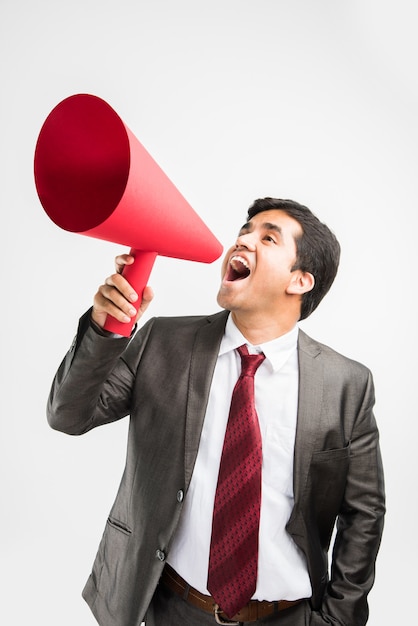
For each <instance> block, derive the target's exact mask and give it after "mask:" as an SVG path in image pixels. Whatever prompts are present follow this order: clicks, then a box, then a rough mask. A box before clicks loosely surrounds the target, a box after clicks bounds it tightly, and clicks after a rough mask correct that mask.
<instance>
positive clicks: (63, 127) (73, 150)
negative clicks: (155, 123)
mask: <svg viewBox="0 0 418 626" xmlns="http://www.w3.org/2000/svg"><path fill="white" fill-rule="evenodd" d="M34 173H35V184H36V189H37V192H38V195H39V199H40V201H41V204H42V206H43V207H44V209H45V211H46V213H47V214H48V215H49V217H50V218H51V219H52V221H53V222H55V224H57V225H58V226H60V227H61V228H63V229H64V230H67V231H71V232H75V233H81V234H83V235H88V236H89V237H96V238H98V239H105V240H107V241H112V242H115V243H119V244H123V245H128V246H130V247H131V248H132V249H131V254H132V255H133V256H135V262H134V263H133V265H130V266H126V268H125V271H124V276H125V277H126V279H127V280H128V281H129V282H130V283H131V285H132V286H133V287H134V289H135V290H136V291H137V293H138V294H139V296H141V294H142V291H143V289H144V287H145V285H146V284H147V281H148V277H149V275H150V272H151V269H152V267H153V264H154V261H155V258H156V256H157V254H160V255H163V256H169V257H176V258H179V259H189V260H191V261H201V262H204V263H211V262H212V261H214V260H215V259H217V258H218V257H219V256H220V255H221V253H222V246H221V244H220V243H219V241H218V240H217V239H216V238H215V237H214V235H213V234H212V233H211V232H210V230H209V229H208V228H207V226H206V225H205V224H204V223H203V221H202V220H201V219H200V217H199V216H198V215H197V213H195V211H194V210H193V209H192V207H191V206H190V205H189V204H188V202H187V201H186V200H185V199H184V198H183V196H182V195H181V194H180V192H179V191H178V189H176V187H175V186H174V185H173V183H172V182H171V181H170V180H169V179H168V178H167V176H166V175H165V174H164V172H163V171H162V170H161V168H160V167H159V166H158V165H157V163H156V162H155V161H154V159H153V158H152V157H151V156H150V155H149V153H148V152H147V151H146V150H145V148H144V147H143V146H142V145H141V143H140V142H139V141H138V140H137V139H136V137H135V136H134V135H133V134H132V133H131V131H130V130H129V128H127V126H126V125H125V124H124V123H123V121H122V120H121V119H120V117H119V116H118V115H117V113H116V112H115V111H114V110H113V109H112V108H111V107H110V106H109V105H108V104H107V103H106V102H105V101H104V100H102V99H101V98H98V97H97V96H92V95H89V94H77V95H74V96H70V97H69V98H66V99H65V100H63V101H62V102H60V103H59V104H58V105H57V106H56V107H55V108H54V109H53V110H52V111H51V113H50V114H49V115H48V117H47V118H46V120H45V122H44V124H43V126H42V128H41V131H40V133H39V137H38V141H37V144H36V150H35V163H34ZM132 326H133V320H132V323H131V324H122V323H120V322H118V321H117V320H116V319H114V318H112V317H110V316H108V318H107V320H106V325H105V328H106V330H110V331H112V332H115V333H118V334H121V335H124V336H129V334H130V333H131V329H132Z"/></svg>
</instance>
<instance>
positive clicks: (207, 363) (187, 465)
mask: <svg viewBox="0 0 418 626" xmlns="http://www.w3.org/2000/svg"><path fill="white" fill-rule="evenodd" d="M228 314H229V313H228V311H222V312H221V313H217V314H216V315H213V316H211V317H208V318H207V322H208V323H207V324H205V326H202V327H201V328H200V329H199V330H198V332H197V334H196V339H195V343H194V346H193V350H192V355H191V361H190V379H189V388H188V398H187V412H186V430H185V458H184V470H185V485H186V489H187V488H188V486H189V482H190V479H191V476H192V472H193V467H194V464H195V461H196V455H197V451H198V448H199V441H200V435H201V432H202V426H203V421H204V418H205V413H206V406H207V403H208V398H209V391H210V386H211V383H212V378H213V372H214V369H215V365H216V360H217V358H218V353H219V346H220V343H221V340H222V337H223V334H224V331H225V324H226V320H227V318H228Z"/></svg>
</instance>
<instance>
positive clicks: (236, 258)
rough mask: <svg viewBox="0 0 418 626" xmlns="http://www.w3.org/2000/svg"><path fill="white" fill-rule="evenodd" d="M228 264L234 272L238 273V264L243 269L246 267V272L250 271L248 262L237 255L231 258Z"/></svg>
mask: <svg viewBox="0 0 418 626" xmlns="http://www.w3.org/2000/svg"><path fill="white" fill-rule="evenodd" d="M230 263H231V265H232V267H233V269H234V270H235V271H239V265H238V264H239V263H241V264H242V265H243V266H244V267H246V268H247V270H249V269H250V266H249V264H248V262H247V261H246V260H245V259H244V258H243V257H242V256H239V255H237V256H234V257H232V259H231V261H230Z"/></svg>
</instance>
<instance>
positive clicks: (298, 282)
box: [286, 270, 315, 296]
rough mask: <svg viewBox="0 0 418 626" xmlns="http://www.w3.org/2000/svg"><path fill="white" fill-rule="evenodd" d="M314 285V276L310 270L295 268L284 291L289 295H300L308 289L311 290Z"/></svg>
mask: <svg viewBox="0 0 418 626" xmlns="http://www.w3.org/2000/svg"><path fill="white" fill-rule="evenodd" d="M314 285H315V278H314V277H313V274H311V273H310V272H302V271H301V270H295V271H294V272H293V273H292V276H291V278H290V281H289V284H288V286H287V289H286V293H288V294H289V295H299V296H302V295H303V294H304V293H307V292H308V291H312V289H313V288H314Z"/></svg>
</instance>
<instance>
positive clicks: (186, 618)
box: [145, 584, 311, 626]
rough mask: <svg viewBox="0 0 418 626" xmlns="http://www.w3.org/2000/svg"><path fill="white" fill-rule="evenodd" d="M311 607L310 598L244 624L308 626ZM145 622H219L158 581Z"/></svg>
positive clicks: (161, 625)
mask: <svg viewBox="0 0 418 626" xmlns="http://www.w3.org/2000/svg"><path fill="white" fill-rule="evenodd" d="M310 618H311V609H310V606H309V602H308V601H303V602H301V603H300V604H298V605H296V606H294V607H292V608H290V609H286V610H285V611H281V612H280V613H279V614H278V615H273V616H272V617H266V618H264V619H261V620H257V621H256V622H244V626H247V625H248V626H308V625H309V624H310ZM145 624H146V626H216V621H215V616H214V615H213V614H211V613H206V611H202V610H200V609H198V608H196V607H194V606H192V605H191V604H188V603H187V602H186V601H185V600H183V599H182V598H181V597H180V596H179V595H178V594H176V593H175V592H173V591H171V590H169V589H167V587H165V585H164V584H160V585H158V587H157V589H156V591H155V594H154V597H153V599H152V602H151V605H150V607H149V609H148V612H147V615H146V619H145Z"/></svg>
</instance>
